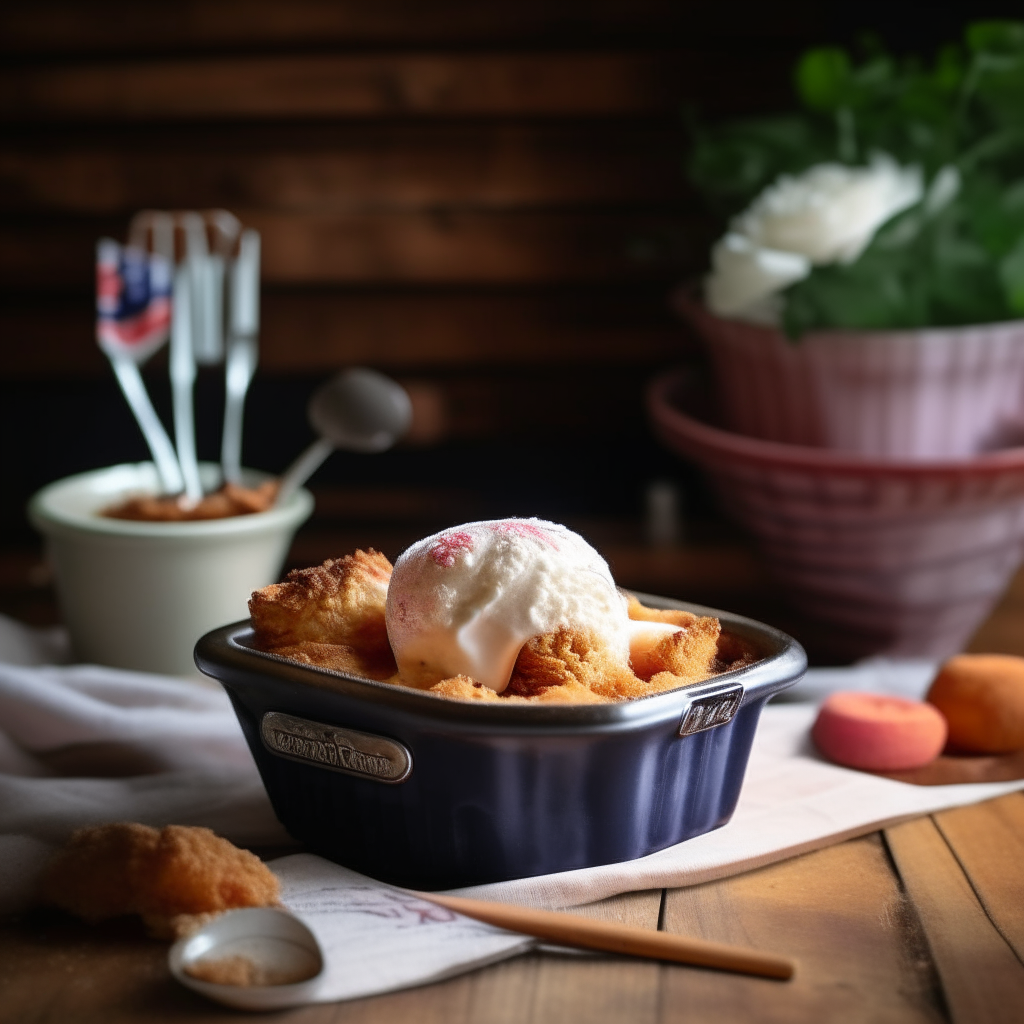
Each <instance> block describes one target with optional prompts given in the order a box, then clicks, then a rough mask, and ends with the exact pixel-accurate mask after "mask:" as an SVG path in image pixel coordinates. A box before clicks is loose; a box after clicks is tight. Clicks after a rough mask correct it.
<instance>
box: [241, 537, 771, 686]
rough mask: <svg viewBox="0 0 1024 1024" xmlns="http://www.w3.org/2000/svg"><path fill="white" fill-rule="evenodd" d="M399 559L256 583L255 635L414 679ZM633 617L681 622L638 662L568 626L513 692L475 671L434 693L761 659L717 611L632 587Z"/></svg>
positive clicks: (672, 681) (652, 682) (535, 653)
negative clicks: (394, 622)
mask: <svg viewBox="0 0 1024 1024" xmlns="http://www.w3.org/2000/svg"><path fill="white" fill-rule="evenodd" d="M390 577H391V564H390V562H388V560H387V559H386V558H385V557H384V556H383V555H382V554H381V553H380V552H379V551H373V550H372V549H371V550H370V551H356V552H355V554H352V555H345V557H344V558H338V559H329V560H328V561H326V562H324V563H323V565H320V566H317V567H316V568H313V569H299V570H295V571H294V572H291V573H289V574H288V576H287V578H286V579H285V581H284V583H277V584H274V585H273V586H270V587H264V589H263V590H257V591H256V592H255V593H254V594H253V595H252V600H251V601H250V602H249V610H250V612H251V613H252V624H253V630H254V632H255V634H256V645H257V647H258V648H259V649H260V650H263V651H267V652H268V653H271V654H277V655H280V656H282V657H285V658H290V659H292V660H293V661H299V662H302V663H303V664H306V665H315V666H318V667H320V668H328V669H333V670H335V671H340V672H350V673H354V674H356V675H362V676H366V677H368V678H370V679H377V680H379V681H381V682H388V683H394V684H396V685H400V686H402V685H408V684H407V683H406V682H405V681H404V680H403V679H402V678H401V677H400V676H399V675H398V672H397V667H396V665H395V660H394V656H393V655H392V653H391V648H390V645H389V644H388V639H387V627H386V625H385V620H384V607H385V602H386V599H387V585H388V580H389V579H390ZM628 613H629V617H630V618H631V619H635V620H638V621H645V622H658V623H667V624H669V625H674V626H679V627H680V628H681V629H682V630H683V632H678V633H671V634H669V635H668V636H666V637H664V638H663V639H662V640H661V641H660V642H659V643H658V644H657V645H656V646H655V648H654V649H653V650H652V651H651V652H650V653H649V654H648V655H647V656H646V657H644V658H643V659H642V662H641V663H638V664H635V665H630V666H626V665H622V664H621V663H620V662H618V661H617V660H616V659H615V658H614V657H612V656H611V654H610V653H609V651H608V650H607V648H606V647H605V646H604V645H603V644H602V643H601V640H600V638H599V637H594V636H591V635H589V634H586V633H581V632H579V631H576V630H572V629H565V628H563V629H559V630H556V631H555V632H553V633H545V634H543V635H541V636H536V637H533V639H531V640H529V641H527V643H526V644H524V645H523V648H522V650H521V651H520V652H519V657H518V658H517V659H516V663H515V666H514V668H513V670H512V677H511V679H510V680H509V684H508V687H507V688H506V690H505V692H504V693H501V694H498V693H495V691H494V690H491V689H489V688H488V687H486V686H483V685H481V684H480V683H478V682H476V681H475V680H473V679H470V678H469V677H468V676H454V677H452V678H450V679H442V680H441V681H440V682H439V683H435V684H434V685H433V686H431V687H429V688H428V689H429V691H430V692H431V693H436V694H437V695H439V696H442V697H449V698H453V699H455V700H484V701H508V702H510V703H521V702H530V703H560V704H600V703H607V702H609V701H620V700H630V699H634V698H637V697H647V696H649V695H651V694H652V693H661V692H663V691H665V690H674V689H677V688H678V687H680V686H689V685H691V684H693V683H697V682H700V681H702V680H704V679H707V678H708V677H709V676H712V675H716V674H718V673H720V672H724V671H729V670H731V669H735V668H740V667H742V666H743V665H747V664H751V663H752V662H754V661H756V660H757V654H756V652H754V651H753V650H752V649H749V648H747V647H745V646H744V645H743V644H742V642H741V641H739V640H738V639H737V638H736V637H732V636H729V635H727V634H722V632H721V624H720V623H719V621H718V619H715V618H707V617H699V616H697V615H694V614H693V613H692V612H687V611H681V610H676V609H660V608H648V607H646V606H645V605H642V604H641V603H640V602H639V601H638V600H637V599H636V598H635V597H633V596H630V598H629V606H628Z"/></svg>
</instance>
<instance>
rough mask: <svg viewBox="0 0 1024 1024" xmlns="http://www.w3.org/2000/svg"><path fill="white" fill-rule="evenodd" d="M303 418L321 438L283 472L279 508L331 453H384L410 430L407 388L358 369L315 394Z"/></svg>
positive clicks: (278, 497)
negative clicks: (305, 418)
mask: <svg viewBox="0 0 1024 1024" xmlns="http://www.w3.org/2000/svg"><path fill="white" fill-rule="evenodd" d="M306 413H307V415H308V417H309V423H310V426H311V427H312V428H313V429H314V430H315V431H316V432H317V434H318V435H319V437H318V438H317V440H316V441H314V442H313V443H312V444H311V445H310V446H309V447H308V448H307V449H306V450H305V451H304V452H303V453H302V454H301V455H300V456H299V457H298V458H297V459H296V460H295V461H294V462H293V463H292V464H291V465H290V466H289V467H288V469H287V470H285V472H284V474H283V475H282V477H281V486H280V488H279V489H278V492H277V501H276V504H278V505H281V504H283V503H284V502H286V501H287V500H288V498H290V497H291V495H292V494H294V493H295V491H296V490H297V489H298V488H299V487H301V486H302V485H303V484H304V483H305V482H306V481H307V480H308V479H309V478H310V477H311V476H312V475H313V473H314V472H315V471H316V470H317V469H318V468H319V466H320V464H321V463H322V462H323V461H324V459H326V458H327V456H328V455H330V454H331V452H333V451H334V449H335V448H341V449H343V450H345V451H350V452H366V453H372V452H383V451H387V449H388V448H390V447H391V446H392V445H393V444H394V443H395V442H396V441H397V440H398V439H399V438H400V437H401V436H402V435H403V434H404V433H405V432H406V431H407V430H408V429H409V423H410V421H411V420H412V403H411V402H410V401H409V395H408V394H407V393H406V391H405V388H403V387H402V386H401V385H400V384H398V383H396V382H395V381H393V380H392V379H391V378H390V377H385V376H384V374H382V373H377V372H376V371H375V370H367V369H365V368H363V367H357V368H355V369H351V370H345V371H343V372H342V373H339V374H338V375H337V376H336V377H332V378H331V379H330V380H329V381H328V382H327V383H326V384H322V385H321V386H320V387H319V388H317V390H316V391H314V392H313V397H312V398H310V400H309V405H308V406H307V408H306Z"/></svg>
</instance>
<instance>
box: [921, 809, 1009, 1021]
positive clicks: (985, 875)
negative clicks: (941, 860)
mask: <svg viewBox="0 0 1024 1024" xmlns="http://www.w3.org/2000/svg"><path fill="white" fill-rule="evenodd" d="M934 820H935V824H936V825H937V826H938V828H939V831H940V832H941V833H942V836H943V838H944V839H945V840H946V842H947V843H948V844H949V847H950V848H951V849H952V851H953V853H954V855H955V856H956V859H957V860H958V861H959V862H960V867H961V868H962V869H963V871H964V874H966V875H967V878H968V880H969V881H970V883H971V887H972V888H973V889H974V893H975V895H976V896H977V897H978V900H979V901H980V903H981V905H982V906H983V907H984V908H985V913H986V914H988V916H989V919H990V920H991V921H992V923H993V924H994V925H995V926H996V928H998V929H999V932H1000V934H1001V935H1002V936H1003V938H1004V939H1006V941H1007V942H1008V943H1009V944H1010V945H1011V946H1012V947H1013V950H1014V952H1015V953H1016V954H1017V956H1018V958H1020V959H1021V960H1022V961H1024V794H1021V793H1011V794H1010V795H1009V796H1004V797H1001V798H1000V799H998V800H987V801H986V802H985V803H983V804H973V805H971V806H968V807H957V808H954V809H953V810H950V811H942V812H941V813H939V814H936V815H935V816H934ZM1022 1015H1024V1013H1022Z"/></svg>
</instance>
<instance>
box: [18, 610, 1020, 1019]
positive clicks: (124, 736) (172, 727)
mask: <svg viewBox="0 0 1024 1024" xmlns="http://www.w3.org/2000/svg"><path fill="white" fill-rule="evenodd" d="M62 649H63V648H62V640H61V636H60V634H59V633H54V632H53V631H46V632H37V631H32V630H29V629H27V628H26V627H23V626H19V625H18V624H17V623H13V622H12V621H11V620H3V619H2V617H0V913H9V912H12V911H18V910H21V909H24V908H25V907H26V906H28V905H29V903H30V900H31V896H32V888H33V884H34V879H35V877H36V875H37V873H38V871H39V870H40V868H41V866H42V864H43V863H45V860H46V858H47V856H49V854H50V853H51V852H52V851H53V850H54V849H55V848H56V846H57V845H58V844H60V843H62V842H63V841H65V840H66V839H67V837H68V836H69V835H70V834H71V832H72V831H73V830H74V829H76V828H79V827H81V826H83V825H91V824H98V823H102V822H109V821H140V822H144V823H146V824H150V825H155V826H160V825H165V824H171V823H174V824H184V825H205V826H208V827H210V828H212V829H214V830H215V831H216V832H218V833H219V834H220V835H223V836H225V837H226V838H228V839H230V840H232V841H233V842H235V843H238V844H240V845H246V846H280V845H285V844H289V843H290V842H291V841H290V840H289V838H288V836H287V835H286V834H285V832H284V830H283V829H282V828H281V826H280V824H279V823H278V822H277V819H276V818H275V817H274V814H273V811H272V809H271V807H270V803H269V801H268V800H267V797H266V794H265V792H264V790H263V786H262V784H261V782H260V779H259V775H258V773H257V771H256V767H255V764H254V763H253V761H252V758H251V756H250V754H249V751H248V748H247V747H246V744H245V740H244V738H243V736H242V733H241V730H240V728H239V726H238V723H237V720H236V719H235V716H234V712H233V711H232V709H231V705H230V703H229V701H228V699H227V697H226V695H225V694H224V693H223V691H221V690H220V689H219V688H213V687H204V686H202V685H200V684H197V683H195V682H188V681H185V680H180V679H170V678H164V677H160V676H153V675H146V674H142V673H133V672H124V671H121V670H118V669H111V668H103V667H99V666H94V665H56V664H52V663H47V662H53V661H55V660H56V659H57V658H58V657H59V656H60V652H61V650H62ZM933 674H934V665H932V664H931V663H927V662H909V663H894V662H886V661H873V662H865V663H862V664H860V665H857V666H854V667H853V668H848V669H818V670H811V671H810V672H809V673H808V674H807V676H806V677H805V679H804V680H803V681H802V682H801V683H799V684H797V686H796V687H794V688H793V690H791V691H789V696H790V698H794V697H795V698H802V699H798V700H795V701H794V700H791V701H790V702H788V703H779V702H776V703H774V704H772V705H770V706H769V707H767V708H766V709H765V711H764V713H763V716H762V719H761V724H760V727H759V728H758V732H757V737H756V739H755V741H754V747H753V751H752V753H751V758H750V764H749V767H748V769H747V774H746V779H745V782H744V786H743V792H742V794H741V796H740V801H739V806H738V808H737V810H736V813H735V815H734V816H733V819H732V821H731V822H729V824H727V825H726V826H724V827H723V828H721V829H718V830H717V831H715V832H711V833H708V834H707V835H703V836H698V837H697V838H695V839H691V840H689V841H687V842H685V843H680V844H679V845H677V846H674V847H670V848H669V849H666V850H662V851H660V852H659V853H655V854H652V855H650V856H648V857H644V858H642V859H639V860H635V861H629V862H625V863H621V864H608V865H603V866H600V867H594V868H586V869H583V870H579V871H569V872H563V873H560V874H556V875H547V876H543V877H540V878H525V879H518V880H515V881H509V882H499V883H495V884H492V885H483V886H476V887H473V888H470V889H463V890H458V891H459V892H461V893H464V894H466V895H472V896H477V897H481V898H485V899H494V900H503V901H507V902H510V903H518V904H522V905H530V906H538V907H550V908H564V907H572V906H576V905H579V904H582V903H588V902H591V901H594V900H598V899H602V898H604V897H607V896H612V895H615V894H617V893H621V892H628V891H637V890H642V889H650V888H660V887H663V886H673V887H675V886H685V885H693V884H696V883H699V882H704V881H708V880H710V879H715V878H722V877H726V876H728V875H731V874H738V873H739V872H742V871H746V870H749V869H751V868H755V867H759V866H762V865H765V864H769V863H773V862H775V861H778V860H782V859H784V858H786V857H790V856H793V855H795V854H798V853H803V852H807V851H809V850H813V849H817V848H820V847H823V846H826V845H828V844H830V843H835V842H839V841H841V840H843V839H846V838H849V837H852V836H855V835H860V834H863V833H866V832H870V831H873V830H874V829H876V828H879V827H880V826H882V825H885V824H888V823H892V822H896V821H900V820H903V819H906V818H910V817H913V816H916V815H920V814H925V813H928V812H931V811H936V810H940V809H942V808H946V807H953V806H957V805H960V804H967V803H973V802H976V801H979V800H985V799H988V798H990V797H994V796H998V795H1001V794H1003V793H1008V792H1012V791H1013V790H1016V789H1020V788H1024V780H1021V781H1016V782H1005V783H991V784H972V785H956V786H912V785H908V784H905V783H901V782H893V781H891V780H888V779H884V778H879V777H876V776H873V775H867V774H864V773H862V772H856V771H851V770H848V769H845V768H840V767H838V766H836V765H832V764H829V763H827V762H825V761H823V760H821V759H820V758H819V757H818V756H817V755H816V754H815V752H814V750H813V747H812V746H811V744H810V741H809V739H808V730H809V728H810V726H811V723H812V722H813V720H814V716H815V714H816V710H817V709H816V703H815V701H817V700H818V699H820V698H821V697H823V696H824V695H825V694H826V693H828V692H831V691H833V690H835V689H861V690H874V691H878V692H895V693H900V694H902V695H904V696H920V695H921V694H923V692H924V690H925V688H926V687H927V685H928V683H929V681H930V679H931V677H932V675H933ZM271 866H272V867H275V868H276V869H277V870H279V871H280V873H281V876H282V880H283V881H284V882H286V886H285V888H286V892H288V891H291V892H292V893H293V895H294V900H295V902H296V904H297V905H296V909H297V910H298V911H299V912H300V914H301V915H302V916H303V917H304V918H315V919H316V920H315V922H313V923H314V924H315V927H314V930H315V931H317V930H319V933H322V934H323V935H324V936H325V941H327V944H328V945H329V946H330V945H331V944H336V943H337V942H340V941H341V940H340V939H338V934H339V933H338V932H337V929H336V928H334V926H333V925H331V924H330V921H329V917H330V913H331V911H330V907H331V903H330V900H329V899H328V897H327V894H328V893H329V892H330V891H331V889H332V886H333V887H334V888H337V886H338V884H339V883H338V879H339V877H341V876H340V875H339V871H340V872H341V873H342V875H345V876H346V877H348V879H349V882H351V881H352V878H355V879H357V880H359V884H360V885H363V884H364V883H365V884H366V885H371V886H373V885H376V883H372V882H370V880H362V879H360V876H354V875H353V873H352V872H347V874H346V871H345V869H339V868H338V867H337V866H336V865H334V864H331V863H329V862H328V861H325V860H322V859H321V858H318V857H312V856H309V855H303V856H302V857H301V858H300V859H299V860H298V861H296V860H295V859H294V858H286V859H285V860H283V861H280V862H272V865H271ZM349 876H351V877H349ZM300 883H301V884H300ZM346 884H348V883H346ZM289 885H291V886H292V889H291V890H289V889H288V886H289ZM296 887H297V888H296ZM377 888H379V889H381V890H382V891H383V890H384V889H386V888H387V887H383V886H379V885H378V886H377ZM315 892H320V893H321V894H322V902H321V904H320V905H319V907H318V906H317V899H318V897H313V896H310V893H315ZM299 904H301V906H300V905H299ZM325 915H326V916H325ZM363 916H364V917H365V916H366V915H363ZM357 919H358V917H357V918H355V919H353V920H357ZM346 920H348V918H346ZM367 920H369V919H367ZM340 921H341V918H338V921H336V922H335V924H338V922H340ZM317 922H318V923H317ZM346 927H348V925H346ZM456 932H458V934H459V935H460V936H462V939H464V938H465V935H466V934H469V933H466V932H465V930H464V929H462V930H460V929H451V930H450V932H444V931H443V930H438V932H437V934H438V936H441V935H444V934H449V933H450V934H452V935H454V934H455V933H456ZM426 934H427V932H426V931H423V932H421V933H417V935H423V936H426ZM473 934H476V933H475V932H473ZM481 934H482V933H481ZM331 936H333V938H332V937H331ZM462 939H460V941H459V942H453V943H452V944H451V946H450V947H448V951H449V953H450V956H447V959H446V955H442V953H438V954H437V955H434V953H431V955H430V956H429V957H426V958H425V959H424V960H423V963H424V964H426V965H427V966H425V967H424V969H423V972H421V973H420V974H418V975H416V974H415V972H413V975H409V974H408V972H400V973H401V976H400V977H399V975H398V974H395V973H394V971H392V972H390V973H389V972H388V971H387V970H385V969H384V968H383V967H382V968H380V971H377V972H376V973H374V975H373V976H374V978H375V979H376V980H375V981H374V985H377V986H379V987H376V988H373V989H372V991H374V992H381V991H386V990H388V989H389V988H399V987H405V986H407V985H411V984H416V983H419V982H425V981H428V980H431V979H434V978H437V977H441V976H444V975H445V974H451V973H454V972H456V971H458V970H468V969H470V968H471V967H473V966H476V965H478V964H479V963H481V962H484V961H488V960H489V959H493V957H496V956H502V955H513V954H514V953H515V952H517V951H519V950H520V949H521V948H525V947H522V944H521V943H520V942H514V941H510V940H508V938H507V935H506V933H500V934H499V935H498V937H497V938H495V939H494V941H493V942H491V940H490V939H489V940H488V941H487V943H484V944H483V945H482V946H480V947H479V948H477V949H476V952H475V953H474V955H472V956H470V955H468V953H467V950H468V949H471V948H472V947H473V944H472V943H468V944H467V943H466V942H465V941H462ZM431 941H433V940H431ZM438 941H440V939H438ZM485 946H486V950H485V949H484V947H485ZM339 948H340V947H339ZM367 948H370V946H368V947H367ZM393 959H394V958H392V960H393ZM428 968H429V969H428ZM367 970H369V969H368V968H367ZM375 970H376V969H375ZM347 984H348V983H347V982H345V983H342V982H340V981H337V982H335V983H332V985H334V986H335V987H332V988H328V989H325V990H324V991H331V992H335V991H337V992H342V990H343V989H344V990H345V991H347V989H345V985H347ZM337 986H341V987H340V988H339V987H337ZM353 991H354V990H353ZM368 992H369V990H364V989H363V988H360V989H359V993H360V994H368ZM342 997H343V996H341V995H332V996H330V997H329V998H334V999H336V998H342ZM325 998H327V997H325Z"/></svg>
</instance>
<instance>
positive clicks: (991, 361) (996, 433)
mask: <svg viewBox="0 0 1024 1024" xmlns="http://www.w3.org/2000/svg"><path fill="white" fill-rule="evenodd" d="M673 303H674V305H675V308H676V310H677V311H678V312H679V313H680V315H681V316H683V317H684V319H685V320H687V321H688V322H689V323H690V325H691V326H692V327H693V329H694V330H695V331H696V333H697V335H698V337H699V338H700V340H701V342H702V344H703V345H704V347H705V349H706V350H707V352H708V355H709V356H710V358H711V362H712V365H713V366H714V369H715V375H716V378H717V380H718V386H719V390H720V392H721V397H722V403H723V412H724V416H725V421H726V423H727V424H728V426H729V427H730V428H731V429H733V430H736V431H738V432H739V433H741V434H747V435H749V436H751V437H757V438H760V439H762V440H765V441H782V442H785V443H787V444H802V445H811V446H816V447H824V448H832V449H835V450H837V451H844V452H848V453H851V454H856V455H862V456H866V457H869V458H879V459H904V460H937V461H942V460H946V459H963V458H970V457H972V456H974V455H977V454H978V453H980V452H984V451H989V450H992V449H995V448H999V447H1002V446H1005V445H1007V444H1020V443H1024V321H1013V322H1009V323H996V324H981V325H979V326H975V327H936V328H921V329H918V330H891V331H815V332H810V333H808V334H807V335H805V336H804V337H802V338H801V339H800V340H799V341H798V342H793V341H791V340H790V339H788V338H787V337H785V335H783V334H782V332H781V331H779V330H776V329H774V328H770V327H760V326H758V325H756V324H751V323H746V322H744V321H742V320H729V319H724V318H722V317H718V316H715V315H714V314H712V313H710V312H709V311H708V310H707V309H706V308H705V307H704V305H703V303H701V302H700V301H699V300H698V299H697V297H696V295H695V293H694V291H693V289H691V288H681V289H679V290H678V291H677V292H676V293H675V294H674V296H673Z"/></svg>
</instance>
